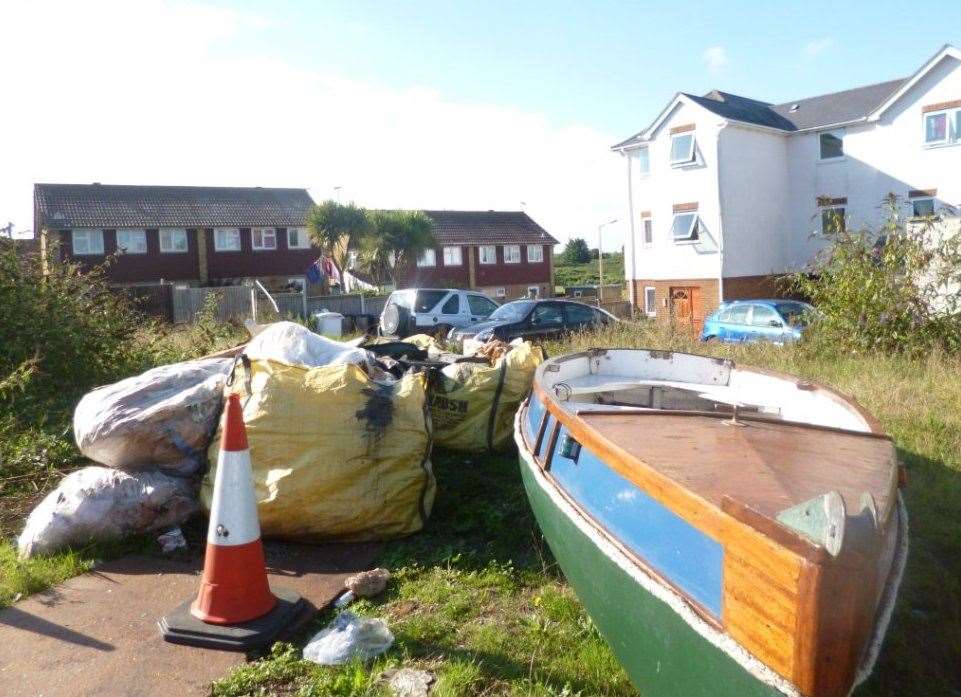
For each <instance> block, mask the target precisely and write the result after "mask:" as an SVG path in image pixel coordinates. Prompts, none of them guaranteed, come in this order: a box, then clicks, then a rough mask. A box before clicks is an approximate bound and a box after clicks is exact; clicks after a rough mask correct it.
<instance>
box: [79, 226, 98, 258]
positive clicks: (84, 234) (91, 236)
mask: <svg viewBox="0 0 961 697" xmlns="http://www.w3.org/2000/svg"><path fill="white" fill-rule="evenodd" d="M71 239H72V242H73V253H74V254H75V255H76V256H90V255H92V254H103V230H74V231H73V232H72V233H71Z"/></svg>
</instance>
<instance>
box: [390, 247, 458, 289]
mask: <svg viewBox="0 0 961 697" xmlns="http://www.w3.org/2000/svg"><path fill="white" fill-rule="evenodd" d="M454 246H459V247H460V258H461V263H460V264H459V265H458V266H446V265H445V264H444V247H454ZM468 249H469V247H467V246H466V245H452V244H448V245H442V246H440V247H437V248H436V249H435V250H434V258H435V259H436V261H437V265H436V266H416V265H415V266H413V267H411V268H409V269H407V270H406V272H405V273H404V274H403V275H402V276H401V287H407V288H469V287H470V274H469V272H468V267H467V262H468V259H467V251H468Z"/></svg>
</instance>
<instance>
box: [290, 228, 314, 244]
mask: <svg viewBox="0 0 961 697" xmlns="http://www.w3.org/2000/svg"><path fill="white" fill-rule="evenodd" d="M291 233H293V234H294V242H295V243H296V244H291V243H290V235H291ZM287 249H310V238H309V237H308V235H307V228H305V227H289V228H287Z"/></svg>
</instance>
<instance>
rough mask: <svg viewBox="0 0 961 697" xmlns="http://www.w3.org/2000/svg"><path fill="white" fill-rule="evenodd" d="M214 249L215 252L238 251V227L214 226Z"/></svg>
mask: <svg viewBox="0 0 961 697" xmlns="http://www.w3.org/2000/svg"><path fill="white" fill-rule="evenodd" d="M214 251H215V252H239V251H240V228H235V227H218V228H214Z"/></svg>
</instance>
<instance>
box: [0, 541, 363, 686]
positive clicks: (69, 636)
mask: <svg viewBox="0 0 961 697" xmlns="http://www.w3.org/2000/svg"><path fill="white" fill-rule="evenodd" d="M266 548H267V564H268V566H269V567H270V581H271V583H272V584H276V585H284V586H287V587H289V588H293V589H294V590H296V591H298V592H299V593H301V594H302V595H303V596H304V597H306V598H307V599H308V600H309V601H310V602H311V603H313V605H314V606H315V607H317V608H322V607H324V606H326V605H327V604H328V603H330V602H331V601H332V600H333V599H334V598H335V597H336V596H337V595H338V594H339V593H340V591H341V590H342V589H343V586H344V578H345V577H346V576H347V575H349V574H350V573H353V572H355V571H359V570H361V569H366V568H370V565H371V564H372V563H373V561H374V559H375V558H376V556H377V553H378V551H379V549H380V546H379V545H376V544H354V545H318V546H306V545H283V544H278V543H267V544H266ZM198 581H199V561H191V562H186V561H174V560H169V559H154V558H146V557H126V558H124V559H117V560H114V561H110V562H107V563H105V564H103V565H102V566H100V567H99V568H98V569H97V570H95V571H92V572H90V573H87V574H84V575H82V576H78V577H76V578H73V579H70V580H69V581H67V582H65V583H63V584H61V585H59V586H57V587H56V588H52V589H50V590H49V591H45V592H43V593H38V594H36V595H33V596H31V597H29V598H27V599H25V600H22V601H21V602H19V603H17V604H16V605H14V606H12V607H8V608H5V609H3V610H0V694H2V695H4V697H19V696H20V695H24V696H27V695H29V696H30V697H40V696H47V697H81V696H87V695H91V696H92V695H97V696H98V697H113V696H117V697H119V696H121V695H123V696H124V697H128V696H136V695H177V696H180V695H185V696H186V695H207V694H209V684H210V682H211V681H212V680H215V679H217V678H219V677H220V676H222V675H223V674H224V673H226V672H227V670H228V669H229V668H230V667H231V666H234V665H238V664H240V663H242V662H243V660H244V658H243V655H241V654H234V653H227V652H221V651H209V650H206V649H195V648H188V647H184V646H176V645H174V644H168V643H166V642H164V641H163V640H162V639H161V638H160V633H159V630H158V629H157V620H158V619H159V618H160V617H162V616H163V615H164V614H166V613H167V612H168V611H170V610H171V609H173V608H174V607H175V606H176V605H178V604H179V603H181V602H183V601H184V600H186V599H187V598H189V597H191V596H192V595H194V594H195V593H196V592H197V586H198Z"/></svg>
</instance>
